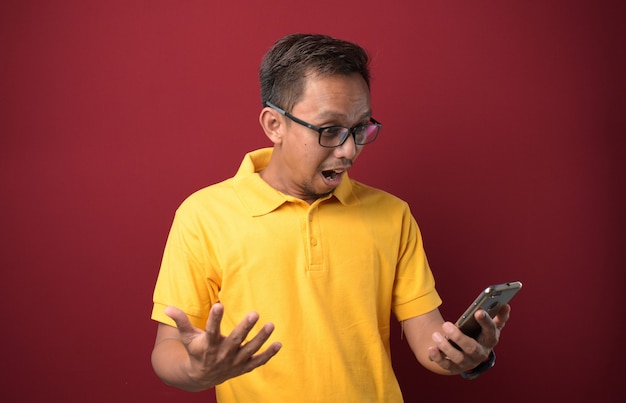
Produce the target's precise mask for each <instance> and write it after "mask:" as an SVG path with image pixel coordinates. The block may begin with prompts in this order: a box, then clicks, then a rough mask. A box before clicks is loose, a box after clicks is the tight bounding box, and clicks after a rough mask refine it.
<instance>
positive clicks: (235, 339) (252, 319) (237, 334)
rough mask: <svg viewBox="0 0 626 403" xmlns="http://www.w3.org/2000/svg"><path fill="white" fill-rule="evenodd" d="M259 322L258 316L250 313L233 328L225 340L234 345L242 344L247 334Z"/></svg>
mask: <svg viewBox="0 0 626 403" xmlns="http://www.w3.org/2000/svg"><path fill="white" fill-rule="evenodd" d="M258 320H259V314H258V313H256V312H250V313H249V314H247V315H246V317H245V318H244V319H243V320H242V321H241V322H239V323H238V324H237V326H235V328H234V329H233V331H232V332H231V333H230V334H229V335H228V337H226V340H227V341H229V342H230V343H232V344H234V345H237V346H239V345H241V343H243V342H244V340H245V339H246V337H248V333H250V331H251V330H252V328H253V327H254V325H255V324H256V323H257V321H258Z"/></svg>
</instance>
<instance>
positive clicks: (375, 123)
mask: <svg viewBox="0 0 626 403" xmlns="http://www.w3.org/2000/svg"><path fill="white" fill-rule="evenodd" d="M265 106H267V107H270V108H272V109H274V110H275V111H276V112H278V113H280V114H281V115H284V116H286V117H288V118H289V119H291V120H293V121H294V122H296V123H298V124H299V125H302V126H304V127H306V128H309V129H311V130H313V131H316V132H317V133H318V137H317V142H318V143H319V145H320V146H321V147H324V148H337V147H341V146H342V145H343V144H344V143H345V142H346V140H348V136H349V135H350V134H351V135H352V138H353V139H354V144H355V145H357V146H364V145H367V144H372V143H373V142H374V140H376V139H377V138H378V134H379V133H380V130H381V129H382V127H383V125H382V123H380V122H378V121H377V120H376V119H374V118H373V117H371V116H370V118H369V120H370V122H371V123H365V124H360V125H356V126H352V127H346V126H322V127H320V126H315V125H313V124H311V123H308V122H305V121H304V120H302V119H299V118H297V117H295V116H293V115H292V114H291V113H289V112H287V111H286V110H284V109H282V108H280V107H278V106H276V105H274V104H273V103H271V102H270V101H265ZM363 126H376V127H377V130H376V135H375V136H374V138H373V139H372V140H371V141H368V142H367V143H357V142H356V134H355V132H354V131H355V130H356V129H357V128H360V127H363ZM336 128H341V129H348V131H347V132H346V134H345V135H344V137H343V138H342V139H341V140H340V141H339V144H337V145H334V146H326V145H324V144H322V132H323V131H324V130H328V129H336Z"/></svg>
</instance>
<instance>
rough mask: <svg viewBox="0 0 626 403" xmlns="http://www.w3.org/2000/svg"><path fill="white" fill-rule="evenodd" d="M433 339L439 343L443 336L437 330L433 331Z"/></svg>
mask: <svg viewBox="0 0 626 403" xmlns="http://www.w3.org/2000/svg"><path fill="white" fill-rule="evenodd" d="M433 340H434V341H436V342H437V343H440V342H441V341H443V336H442V335H441V334H440V333H439V332H435V333H433Z"/></svg>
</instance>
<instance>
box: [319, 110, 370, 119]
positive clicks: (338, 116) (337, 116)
mask: <svg viewBox="0 0 626 403" xmlns="http://www.w3.org/2000/svg"><path fill="white" fill-rule="evenodd" d="M371 117H372V111H371V110H369V109H368V110H367V111H365V112H364V113H363V114H361V119H366V118H371ZM315 118H316V119H318V120H332V119H347V115H345V114H343V113H338V112H333V111H324V112H321V113H319V114H318V115H317V116H316V117H315Z"/></svg>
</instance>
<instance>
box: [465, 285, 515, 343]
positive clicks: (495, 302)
mask: <svg viewBox="0 0 626 403" xmlns="http://www.w3.org/2000/svg"><path fill="white" fill-rule="evenodd" d="M521 288H522V283H521V282H519V281H513V282H510V283H502V284H496V285H491V286H489V287H487V288H485V289H484V290H483V292H481V293H480V295H479V296H478V297H477V298H476V299H475V300H474V302H472V304H471V305H470V306H469V307H468V308H467V310H466V311H465V312H464V313H463V315H461V317H460V318H459V320H457V321H456V325H457V327H458V328H459V329H461V331H462V332H463V333H464V334H466V335H468V336H470V337H472V338H474V339H475V338H476V337H478V335H479V334H480V329H481V327H480V325H479V324H478V322H476V319H475V318H474V314H475V313H476V311H477V310H479V309H483V310H484V311H486V312H487V313H488V314H489V316H491V317H492V318H493V317H494V316H496V314H497V313H498V311H499V310H500V307H501V306H502V305H504V304H508V303H509V301H511V299H512V298H513V297H514V296H515V294H517V292H518V291H519V290H520V289H521Z"/></svg>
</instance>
